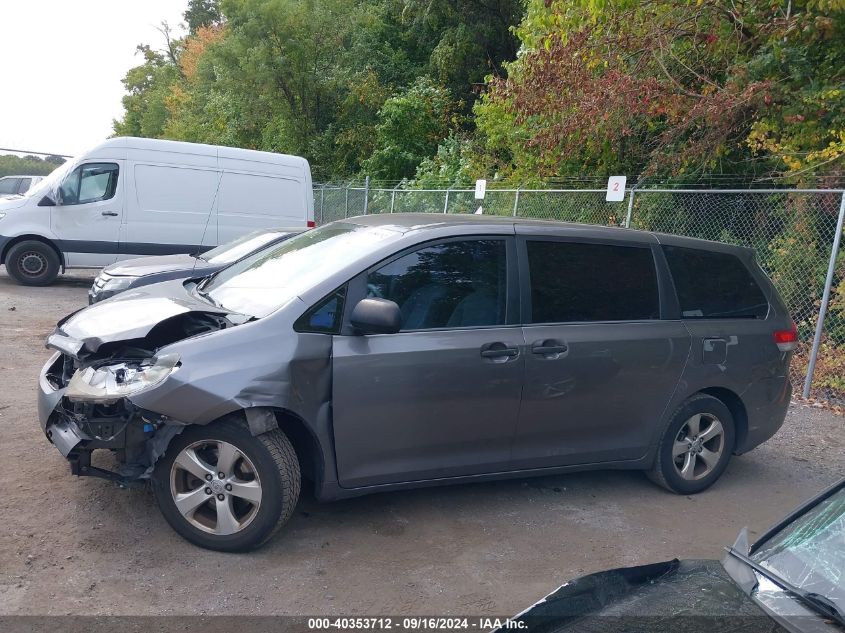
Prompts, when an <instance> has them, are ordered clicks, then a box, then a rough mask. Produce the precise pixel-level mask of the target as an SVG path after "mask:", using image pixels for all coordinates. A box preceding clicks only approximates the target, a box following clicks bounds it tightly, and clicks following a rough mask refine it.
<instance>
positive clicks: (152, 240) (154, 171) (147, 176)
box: [120, 158, 220, 259]
mask: <svg viewBox="0 0 845 633" xmlns="http://www.w3.org/2000/svg"><path fill="white" fill-rule="evenodd" d="M211 160H212V161H213V162H216V158H212V159H211ZM129 168H130V169H131V170H132V174H131V175H132V178H131V179H130V181H131V182H130V186H129V191H128V195H127V205H126V206H127V213H126V219H125V221H124V224H123V228H122V230H123V232H122V235H121V240H120V259H126V258H128V257H135V256H138V255H168V254H174V253H196V252H198V251H202V250H204V248H208V246H205V247H203V244H208V243H209V240H208V239H205V240H204V237H205V235H206V233H207V232H209V233H212V234H213V233H214V232H215V229H216V227H215V226H214V225H213V223H212V222H211V221H210V220H211V209H212V207H213V205H214V200H215V196H216V195H217V187H218V184H219V182H220V171H219V170H218V169H217V167H216V166H214V167H211V166H209V167H204V166H199V165H198V166H177V165H168V164H156V163H153V162H142V161H130V162H129ZM214 245H216V243H215V244H214Z"/></svg>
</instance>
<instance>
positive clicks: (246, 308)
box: [197, 222, 402, 318]
mask: <svg viewBox="0 0 845 633" xmlns="http://www.w3.org/2000/svg"><path fill="white" fill-rule="evenodd" d="M401 235H402V233H401V232H400V231H398V230H395V229H391V228H387V227H381V226H360V225H357V224H351V223H347V222H332V223H331V224H327V225H325V226H321V227H320V228H317V229H313V230H311V231H306V232H305V233H300V234H299V235H297V236H295V237H292V238H291V239H289V240H287V241H285V242H282V243H281V244H278V245H276V246H271V247H269V248H266V249H264V250H261V251H259V252H257V253H255V254H254V255H251V256H249V257H247V258H246V259H243V260H241V261H239V262H238V263H236V264H232V265H231V266H229V267H228V268H224V269H223V270H222V271H220V272H219V273H217V274H216V275H214V276H212V277H209V278H208V280H207V281H206V282H204V283H202V284H200V286H198V287H197V293H198V294H199V295H200V296H203V297H206V298H207V300H209V301H211V302H212V303H215V304H217V305H219V306H222V307H224V308H226V309H228V310H232V311H234V312H239V313H241V314H247V315H249V316H253V317H256V318H262V317H265V316H267V315H268V314H270V313H272V312H274V311H276V310H277V309H279V308H280V307H282V306H283V305H284V304H286V303H287V302H288V301H290V300H291V299H293V298H294V297H297V296H298V295H300V294H301V293H303V292H305V291H307V290H309V289H311V288H313V287H314V286H315V285H316V284H319V283H320V282H321V281H323V280H324V279H325V278H326V277H328V276H329V275H331V274H332V273H333V272H335V271H336V270H337V269H338V266H339V265H341V264H347V263H350V262H353V261H355V260H356V259H358V258H360V257H362V256H364V255H366V254H367V253H369V252H370V251H371V250H372V249H373V247H375V246H376V245H381V244H383V243H386V242H389V241H392V240H395V239H398V238H399V237H401Z"/></svg>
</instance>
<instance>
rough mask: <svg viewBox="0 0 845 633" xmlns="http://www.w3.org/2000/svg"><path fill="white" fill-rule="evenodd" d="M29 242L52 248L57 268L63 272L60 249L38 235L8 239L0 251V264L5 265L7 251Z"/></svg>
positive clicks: (63, 259)
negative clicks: (57, 258)
mask: <svg viewBox="0 0 845 633" xmlns="http://www.w3.org/2000/svg"><path fill="white" fill-rule="evenodd" d="M30 240H31V241H35V242H41V243H43V244H45V245H47V246H49V247H50V248H52V249H53V250H54V251H55V252H56V255H58V257H59V266H60V267H61V271H62V272H65V268H66V262H65V254H64V253H63V252H62V249H60V248H59V247H58V245H57V244H56V243H55V242H54V241H53V240H51V239H50V238H48V237H44V236H43V235H38V234H37V233H24V234H23V235H16V236H15V237H12V238H9V241H7V242H6V243H5V244H3V249H2V251H0V264H5V263H6V255H8V253H9V251H10V250H11V249H12V247H13V246H14V245H15V244H20V243H21V242H26V241H30Z"/></svg>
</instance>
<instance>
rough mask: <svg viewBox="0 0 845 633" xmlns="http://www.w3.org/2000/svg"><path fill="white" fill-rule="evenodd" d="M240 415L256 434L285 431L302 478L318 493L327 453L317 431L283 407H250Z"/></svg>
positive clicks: (242, 410)
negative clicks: (294, 453)
mask: <svg viewBox="0 0 845 633" xmlns="http://www.w3.org/2000/svg"><path fill="white" fill-rule="evenodd" d="M240 414H241V415H242V416H243V417H244V419H245V420H246V422H247V424H248V426H249V429H250V432H251V433H252V434H253V435H259V434H261V433H264V432H267V431H270V430H273V429H276V428H278V429H279V430H280V431H282V433H284V434H285V435H286V436H287V438H288V440H290V443H291V444H292V445H293V449H294V451H295V452H296V457H297V459H298V460H299V468H300V472H301V474H302V476H303V477H304V478H306V479H308V480H310V481H311V482H312V483H313V484H314V486H315V492H316V491H317V490H319V489H320V486H321V484H322V482H323V478H324V474H325V465H326V460H325V454H324V452H323V447H322V444H321V443H320V440H319V439H318V437H317V435H316V434H315V432H314V430H313V429H312V428H311V426H310V425H309V424H308V423H307V422H306V421H305V420H304V419H303V418H302V417H301V416H299V415H297V414H296V413H294V412H293V411H290V410H288V409H284V408H281V407H250V408H246V409H241V410H240ZM228 415H231V413H227V414H226V416H228ZM226 416H222V417H221V418H218V420H219V419H222V418H225V417H226ZM216 421H217V420H214V422H216ZM212 423H213V422H212Z"/></svg>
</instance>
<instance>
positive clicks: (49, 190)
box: [21, 160, 76, 198]
mask: <svg viewBox="0 0 845 633" xmlns="http://www.w3.org/2000/svg"><path fill="white" fill-rule="evenodd" d="M74 167H76V161H75V160H69V161H67V162H65V163H64V164H62V165H59V166H58V167H56V168H55V169H54V170H53V171H51V172H50V173H49V174H48V175H47V176H44V180H42V181H41V182H39V183H38V184H36V185H33V186H32V187H30V188H29V190H27V191H26V192H24V193H23V194H21V195H23V197H24V198H35V197H39V198H40V197H41V196H43V195H45V194H50V196H54V193H53V192H54V191H55V190H56V188H57V185H58V183H60V182H61V181H62V179H63V178H64V177H65V176H66V175H67V174H68V172H70V170H71V169H73V168H74Z"/></svg>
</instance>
